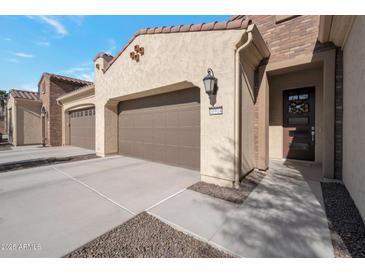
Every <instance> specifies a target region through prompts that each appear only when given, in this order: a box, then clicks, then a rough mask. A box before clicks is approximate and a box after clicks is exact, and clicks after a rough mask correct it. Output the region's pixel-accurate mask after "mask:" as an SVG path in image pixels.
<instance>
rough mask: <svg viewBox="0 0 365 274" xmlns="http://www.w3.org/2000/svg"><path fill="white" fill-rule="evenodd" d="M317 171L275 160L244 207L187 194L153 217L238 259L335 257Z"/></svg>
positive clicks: (190, 192)
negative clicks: (226, 251)
mask: <svg viewBox="0 0 365 274" xmlns="http://www.w3.org/2000/svg"><path fill="white" fill-rule="evenodd" d="M318 168H319V167H316V166H314V167H313V166H310V167H306V166H305V165H303V164H291V163H290V164H284V163H283V162H282V161H271V163H270V170H269V171H268V173H267V175H266V177H265V178H264V180H263V181H262V182H261V183H260V185H259V186H258V187H256V189H255V190H254V191H253V192H252V193H251V194H250V196H249V197H248V198H247V200H246V201H245V202H244V203H243V204H242V205H239V206H237V205H235V204H231V203H228V202H225V201H222V200H219V199H215V198H211V197H209V196H206V195H203V194H200V193H197V192H194V191H191V190H186V191H184V192H183V193H180V194H179V195H177V196H175V197H173V198H172V199H170V200H168V201H166V202H165V203H163V204H161V205H159V206H157V207H155V208H153V209H151V210H150V211H149V212H150V213H151V214H152V215H154V216H155V217H158V218H160V219H161V220H163V221H165V222H167V223H169V224H171V225H173V226H175V227H177V228H180V229H182V230H184V231H186V232H188V233H191V234H193V235H195V236H196V237H198V238H201V239H203V240H205V241H208V242H210V243H211V244H212V245H215V246H217V247H221V248H223V249H225V250H228V251H229V252H231V253H233V254H235V255H237V256H239V257H290V258H292V257H296V258H298V257H299V258H301V257H334V253H333V247H332V243H331V238H330V231H329V229H328V223H327V218H326V215H325V212H324V209H323V208H322V206H321V203H322V201H321V200H322V194H321V192H320V191H321V188H320V182H319V177H318V176H316V174H317V173H318V174H320V172H317V169H318Z"/></svg>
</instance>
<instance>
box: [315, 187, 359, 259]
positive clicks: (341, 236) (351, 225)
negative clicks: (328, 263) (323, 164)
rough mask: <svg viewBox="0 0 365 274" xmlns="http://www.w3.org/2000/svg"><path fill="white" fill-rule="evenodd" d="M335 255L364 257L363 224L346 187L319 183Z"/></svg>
mask: <svg viewBox="0 0 365 274" xmlns="http://www.w3.org/2000/svg"><path fill="white" fill-rule="evenodd" d="M321 185H322V193H323V200H324V204H325V208H326V214H327V218H328V222H329V229H330V231H331V238H332V244H333V248H334V252H335V256H336V257H354V258H364V257H365V225H364V222H363V220H362V218H361V215H360V213H359V211H358V209H357V208H356V206H355V203H354V201H353V200H352V198H351V196H350V194H349V193H348V191H347V189H346V187H345V186H344V185H342V184H340V183H321Z"/></svg>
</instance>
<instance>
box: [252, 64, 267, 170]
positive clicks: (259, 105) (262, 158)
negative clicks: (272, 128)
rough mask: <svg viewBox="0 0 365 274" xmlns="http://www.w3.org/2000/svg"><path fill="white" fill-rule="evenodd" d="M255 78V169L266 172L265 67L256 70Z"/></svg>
mask: <svg viewBox="0 0 365 274" xmlns="http://www.w3.org/2000/svg"><path fill="white" fill-rule="evenodd" d="M257 77H258V93H257V98H256V106H255V116H256V117H255V121H256V125H255V127H256V137H255V147H256V167H257V168H258V169H262V170H266V169H267V168H268V165H269V85H268V80H267V75H266V66H260V67H259V68H258V72H257Z"/></svg>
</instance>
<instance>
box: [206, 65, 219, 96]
mask: <svg viewBox="0 0 365 274" xmlns="http://www.w3.org/2000/svg"><path fill="white" fill-rule="evenodd" d="M203 83H204V88H205V92H206V93H207V94H208V96H209V97H210V96H211V95H216V93H217V89H216V84H217V78H215V77H214V73H213V70H212V69H211V68H208V75H207V76H205V77H204V79H203Z"/></svg>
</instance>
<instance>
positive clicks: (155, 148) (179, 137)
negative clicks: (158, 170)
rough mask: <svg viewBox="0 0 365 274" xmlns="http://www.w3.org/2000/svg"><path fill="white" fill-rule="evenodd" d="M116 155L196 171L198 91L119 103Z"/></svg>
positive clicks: (198, 161) (198, 130)
mask: <svg viewBox="0 0 365 274" xmlns="http://www.w3.org/2000/svg"><path fill="white" fill-rule="evenodd" d="M119 153H120V154H123V155H128V156H132V157H137V158H144V159H147V160H152V161H158V162H163V163H167V164H172V165H178V166H184V167H189V168H194V169H200V93H199V90H198V89H188V90H182V91H177V92H172V93H166V94H161V95H156V96H150V97H145V98H141V99H134V100H130V101H125V102H121V103H120V104H119Z"/></svg>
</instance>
